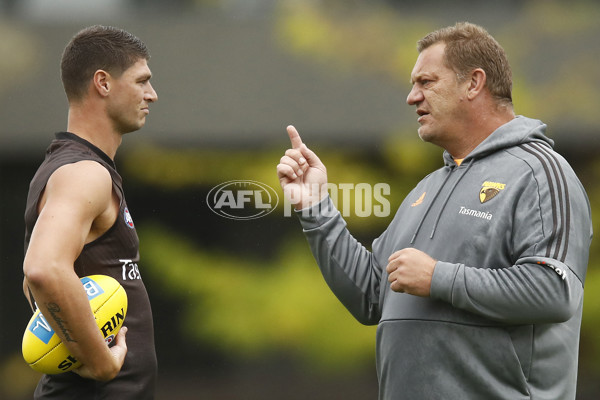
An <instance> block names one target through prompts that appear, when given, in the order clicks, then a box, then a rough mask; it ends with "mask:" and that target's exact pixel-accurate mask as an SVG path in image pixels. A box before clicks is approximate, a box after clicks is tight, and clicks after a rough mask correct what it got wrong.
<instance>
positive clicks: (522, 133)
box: [444, 115, 554, 166]
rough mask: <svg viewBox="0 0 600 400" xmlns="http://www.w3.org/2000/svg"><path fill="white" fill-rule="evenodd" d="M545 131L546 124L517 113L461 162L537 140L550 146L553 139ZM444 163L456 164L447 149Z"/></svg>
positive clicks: (552, 144)
mask: <svg viewBox="0 0 600 400" xmlns="http://www.w3.org/2000/svg"><path fill="white" fill-rule="evenodd" d="M545 133H546V124H544V123H543V122H542V121H540V120H537V119H531V118H527V117H523V116H521V115H518V116H516V117H515V118H514V119H512V120H511V121H510V122H507V123H506V124H504V125H502V126H500V127H499V128H498V129H496V130H495V131H494V132H492V134H491V135H490V136H488V137H487V138H486V139H485V140H484V141H483V142H481V143H480V144H479V145H478V146H477V147H476V148H475V149H473V151H471V153H469V154H468V155H467V157H465V159H464V160H463V163H469V162H470V161H473V160H477V159H479V158H483V157H485V156H487V155H488V154H491V153H494V152H496V151H498V150H501V149H504V148H508V147H513V146H517V145H519V144H523V143H529V142H537V143H542V144H544V145H546V146H549V147H551V148H552V147H554V141H553V140H552V139H549V138H548V137H546V135H545ZM444 163H445V164H446V165H447V166H454V165H456V164H455V162H454V159H453V158H452V156H451V155H450V153H448V152H447V151H444Z"/></svg>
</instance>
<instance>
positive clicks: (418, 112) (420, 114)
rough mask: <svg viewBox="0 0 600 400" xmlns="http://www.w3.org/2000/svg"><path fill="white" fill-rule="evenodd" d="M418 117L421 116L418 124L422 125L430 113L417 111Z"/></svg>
mask: <svg viewBox="0 0 600 400" xmlns="http://www.w3.org/2000/svg"><path fill="white" fill-rule="evenodd" d="M417 115H418V116H419V118H417V122H419V123H421V122H422V121H423V118H425V117H426V116H428V115H429V113H428V112H427V111H425V110H422V109H417Z"/></svg>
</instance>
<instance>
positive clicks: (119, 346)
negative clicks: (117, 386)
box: [73, 326, 127, 381]
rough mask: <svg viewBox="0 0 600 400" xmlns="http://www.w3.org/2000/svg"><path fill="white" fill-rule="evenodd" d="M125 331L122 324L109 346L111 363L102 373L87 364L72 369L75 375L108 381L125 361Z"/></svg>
mask: <svg viewBox="0 0 600 400" xmlns="http://www.w3.org/2000/svg"><path fill="white" fill-rule="evenodd" d="M126 333H127V327H126V326H123V327H121V329H120V330H119V333H117V337H116V339H115V345H114V346H113V347H111V348H109V350H110V353H111V354H112V356H113V361H114V362H113V365H111V366H109V367H108V368H105V369H104V371H102V375H98V373H97V372H95V371H92V370H91V369H90V368H89V367H88V366H86V365H82V366H81V367H79V368H77V369H74V370H73V372H75V373H76V374H77V375H79V376H81V377H82V378H88V379H94V380H99V381H109V380H111V379H113V378H114V377H115V376H117V374H118V373H119V371H121V367H123V363H124V362H125V356H126V355H127V343H126V340H125V334H126Z"/></svg>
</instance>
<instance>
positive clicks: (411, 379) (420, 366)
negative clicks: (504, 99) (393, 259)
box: [298, 116, 592, 400]
mask: <svg viewBox="0 0 600 400" xmlns="http://www.w3.org/2000/svg"><path fill="white" fill-rule="evenodd" d="M545 128H546V126H545V125H544V124H543V123H541V122H540V121H537V120H532V119H529V118H525V117H521V116H519V117H516V118H515V119H514V120H512V121H511V122H509V123H507V124H505V125H503V126H501V127H500V128H498V129H497V130H496V131H495V132H494V133H492V135H490V136H489V137H488V138H487V139H486V140H485V141H483V142H482V143H481V144H480V145H479V146H478V147H477V148H476V149H475V150H473V151H472V152H471V154H469V155H468V157H466V158H465V159H464V161H463V162H462V163H461V165H460V166H457V165H456V163H455V162H454V160H453V159H452V157H451V156H450V155H449V154H448V153H447V152H445V153H444V160H445V166H444V167H443V168H441V169H439V170H437V171H435V172H433V173H431V174H430V175H428V176H427V177H425V179H423V180H422V181H421V182H420V183H419V184H418V185H417V186H416V187H415V188H414V189H413V190H412V191H411V192H410V193H409V194H408V196H407V197H406V199H405V200H404V202H403V203H402V204H401V205H400V208H399V209H398V211H397V213H396V215H395V217H394V219H393V221H392V222H391V224H390V225H389V227H388V228H387V230H386V231H385V232H384V233H383V234H382V235H381V236H380V237H379V238H377V239H376V240H375V241H374V242H373V245H372V251H369V250H367V249H366V248H365V247H363V246H362V245H361V244H360V243H358V242H357V241H356V240H355V239H354V238H353V237H352V236H351V234H350V233H349V231H348V229H347V228H346V224H345V222H344V220H343V219H342V217H341V215H340V213H339V212H337V211H336V210H335V208H334V206H333V204H332V202H331V199H330V198H329V197H326V198H325V199H324V200H323V201H321V203H320V204H318V205H315V206H313V207H311V208H307V209H304V210H301V211H298V216H299V218H300V221H301V224H302V227H303V229H304V232H305V235H306V237H307V239H308V242H309V244H310V247H311V250H312V252H313V254H314V256H315V258H316V260H317V262H318V264H319V267H320V269H321V271H322V274H323V276H324V278H325V280H326V282H327V284H328V285H329V287H330V288H331V289H332V291H333V292H334V293H335V295H336V296H337V297H338V299H339V300H340V301H341V302H342V303H343V304H344V305H345V306H346V308H347V309H348V310H349V311H350V312H351V313H352V315H354V317H355V318H356V319H357V320H358V321H360V322H361V323H363V324H378V329H377V374H378V379H379V387H380V392H379V398H380V399H385V400H391V399H394V400H395V399H411V400H420V399H445V400H454V399H456V400H467V399H478V400H493V399H506V400H518V399H553V400H568V399H575V389H576V379H577V361H578V347H579V330H580V325H581V315H582V305H583V283H584V280H585V274H586V269H587V263H588V254H589V246H590V242H591V238H592V223H591V212H590V206H589V201H588V198H587V195H586V193H585V190H584V188H583V187H582V185H581V183H580V182H579V180H578V178H577V177H576V175H575V173H574V172H573V170H572V168H571V167H570V166H569V164H568V163H567V161H565V160H564V158H562V157H561V156H560V155H558V154H557V153H556V152H554V151H553V149H552V146H553V142H552V141H551V140H550V139H548V138H547V137H546V136H545V135H544V132H545ZM407 247H413V248H417V249H419V250H421V251H424V252H425V253H427V254H429V255H430V256H431V257H433V258H435V259H436V260H438V261H437V263H436V266H435V270H434V273H433V278H432V282H431V296H430V297H428V298H422V297H416V296H412V295H408V294H403V293H396V292H393V291H391V290H390V288H389V283H388V282H387V273H386V271H385V268H386V266H387V260H388V257H389V256H390V255H391V254H392V253H393V252H395V251H397V250H400V249H403V248H407Z"/></svg>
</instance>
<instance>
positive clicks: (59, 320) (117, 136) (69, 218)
mask: <svg viewBox="0 0 600 400" xmlns="http://www.w3.org/2000/svg"><path fill="white" fill-rule="evenodd" d="M149 58H150V55H149V52H148V49H147V48H146V46H145V44H144V43H143V42H142V41H141V40H139V39H138V38H137V37H135V36H133V35H131V34H130V33H128V32H126V31H123V30H121V29H117V28H113V27H105V26H92V27H89V28H86V29H83V30H82V31H80V32H79V33H77V34H76V35H75V36H74V37H73V38H72V39H71V41H70V42H69V43H68V45H67V46H66V48H65V50H64V53H63V57H62V61H61V76H62V81H63V85H64V89H65V93H66V95H67V99H68V102H69V114H68V125H67V131H66V132H60V133H57V134H56V139H55V140H54V141H52V143H51V144H50V146H49V147H48V150H47V151H46V158H45V160H44V162H43V163H42V165H41V166H40V167H39V169H38V171H37V173H36V174H35V176H34V178H33V180H32V181H31V184H30V189H29V195H28V198H27V206H26V212H25V223H26V233H25V260H24V264H23V271H24V274H25V279H24V284H23V286H24V292H25V296H26V297H27V298H28V300H29V301H30V303H31V304H32V307H33V306H34V301H35V305H36V306H37V307H39V308H40V311H41V312H42V313H43V314H44V316H45V317H46V319H47V321H48V322H49V324H50V325H51V327H52V328H53V329H54V331H55V332H56V333H57V334H58V335H59V337H60V338H61V339H62V341H63V342H64V343H65V345H66V346H67V348H68V349H69V351H70V353H71V355H73V356H74V357H75V358H76V359H77V360H79V361H81V363H82V366H81V367H80V368H77V369H76V370H74V372H67V373H63V374H59V375H44V376H43V377H42V379H41V380H40V382H39V384H38V386H37V388H36V391H35V395H34V397H35V399H95V398H98V399H99V398H114V399H119V400H124V399H131V400H133V399H135V400H140V399H152V398H153V397H154V386H155V380H156V371H157V362H156V352H155V348H154V330H153V321H152V311H151V308H150V302H149V299H148V294H147V292H146V289H145V286H144V283H143V281H142V277H141V274H140V267H139V252H138V247H139V246H138V237H137V233H136V230H135V226H134V223H133V219H132V217H131V214H130V212H129V210H128V208H127V203H126V201H125V196H124V192H123V188H122V181H121V177H120V175H119V174H118V172H117V171H116V168H115V164H114V161H113V160H114V157H115V154H116V151H117V148H118V147H119V145H120V144H121V140H122V138H123V135H124V134H126V133H129V132H133V131H136V130H138V129H140V128H141V127H142V126H144V123H145V121H146V116H147V115H148V113H149V105H150V103H153V102H155V101H156V100H157V99H158V97H157V94H156V92H155V91H154V89H153V87H152V85H151V84H150V78H151V76H152V75H151V71H150V69H149V67H148V60H149ZM93 274H103V275H109V276H112V277H113V278H115V279H117V280H118V281H119V282H120V283H121V285H123V287H124V288H125V290H126V292H127V296H128V301H129V310H128V313H127V316H126V318H125V321H124V325H123V326H124V328H122V329H121V331H120V332H119V334H118V335H117V338H116V341H115V342H114V343H113V345H112V347H109V346H107V345H106V343H105V341H104V339H103V337H102V335H101V334H100V332H99V330H98V327H97V326H96V322H95V321H94V316H93V315H92V312H91V310H90V306H89V303H88V300H87V296H86V294H85V291H84V289H83V286H82V284H81V282H80V280H79V278H80V277H83V276H87V275H93ZM31 296H33V298H31ZM126 335H127V343H126V339H125V336H126Z"/></svg>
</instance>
